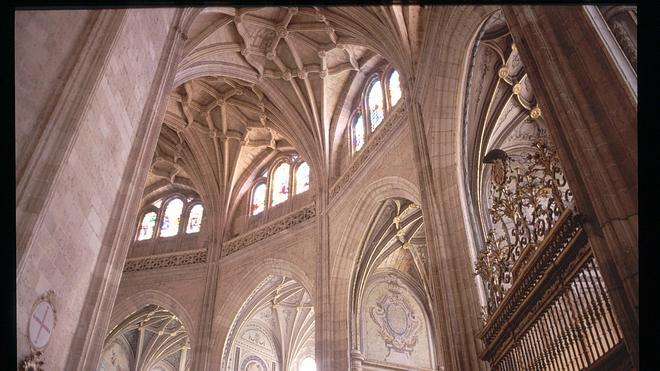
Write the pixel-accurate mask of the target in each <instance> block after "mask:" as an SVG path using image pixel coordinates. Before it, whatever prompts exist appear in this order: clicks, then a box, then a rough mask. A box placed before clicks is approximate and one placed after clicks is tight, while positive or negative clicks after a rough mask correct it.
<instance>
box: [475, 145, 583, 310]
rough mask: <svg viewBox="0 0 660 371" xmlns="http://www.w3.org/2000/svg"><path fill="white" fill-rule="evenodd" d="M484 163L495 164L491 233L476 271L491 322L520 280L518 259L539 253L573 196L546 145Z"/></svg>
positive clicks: (496, 154) (494, 155)
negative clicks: (485, 297)
mask: <svg viewBox="0 0 660 371" xmlns="http://www.w3.org/2000/svg"><path fill="white" fill-rule="evenodd" d="M484 163H487V164H491V182H490V194H489V199H490V200H489V201H490V205H489V208H488V213H489V216H490V223H491V225H492V227H491V228H490V229H488V230H487V232H486V236H485V246H484V248H483V249H482V250H481V251H480V252H479V254H478V256H477V261H476V263H475V271H476V274H478V275H479V276H481V278H482V279H483V281H484V283H485V285H486V288H487V292H488V298H487V307H486V308H485V309H486V315H487V316H490V315H492V314H493V313H494V311H495V309H496V308H497V306H498V305H499V303H500V302H501V301H502V299H503V298H504V295H505V294H506V291H507V290H508V289H509V287H510V286H511V285H512V283H513V281H514V280H515V279H516V278H517V277H516V272H517V268H516V267H517V266H518V265H520V262H519V259H520V258H521V257H523V256H525V257H527V256H529V255H530V254H531V253H533V252H534V251H536V249H537V248H538V246H539V245H540V244H541V242H542V241H543V239H544V237H545V235H546V234H547V233H548V232H549V231H550V230H551V229H552V227H553V226H554V224H555V222H556V221H557V219H558V218H559V216H560V215H561V213H562V212H563V211H564V210H565V209H566V208H568V207H570V205H571V204H572V193H571V191H570V189H569V188H568V185H567V183H566V179H565V178H564V175H563V172H562V170H561V167H560V166H559V158H558V156H557V153H556V151H555V149H554V148H553V147H552V146H550V145H549V144H548V143H547V142H546V141H545V140H543V139H537V140H535V141H534V142H533V148H532V149H531V152H529V153H527V154H526V155H523V156H520V155H518V156H516V157H512V156H509V154H507V153H506V152H505V151H502V150H499V149H496V150H492V151H490V152H489V153H488V154H487V155H486V157H485V158H484ZM517 263H518V264H517ZM522 263H524V261H522Z"/></svg>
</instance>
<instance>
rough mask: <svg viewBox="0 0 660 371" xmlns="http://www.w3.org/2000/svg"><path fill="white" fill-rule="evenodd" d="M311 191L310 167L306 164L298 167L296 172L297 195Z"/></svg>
mask: <svg viewBox="0 0 660 371" xmlns="http://www.w3.org/2000/svg"><path fill="white" fill-rule="evenodd" d="M308 189H309V165H307V163H306V162H303V163H301V164H300V165H298V169H297V170H296V194H299V193H303V192H305V191H306V190H308Z"/></svg>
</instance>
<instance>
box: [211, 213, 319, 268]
mask: <svg viewBox="0 0 660 371" xmlns="http://www.w3.org/2000/svg"><path fill="white" fill-rule="evenodd" d="M315 216H316V205H315V204H311V205H309V206H307V207H304V208H302V209H301V210H298V211H296V212H294V213H291V214H288V215H286V216H284V217H282V218H280V219H277V220H275V221H273V222H271V223H268V224H266V225H264V226H262V227H260V228H258V229H256V230H254V231H252V232H248V233H246V234H243V235H241V236H238V237H236V238H234V239H231V240H229V241H227V242H226V243H225V244H224V246H223V247H222V255H221V256H222V257H225V256H227V255H229V254H232V253H235V252H236V251H238V250H241V249H242V248H244V247H247V246H250V245H252V244H253V243H256V242H259V241H261V240H263V239H266V238H268V237H270V236H273V235H275V234H277V233H279V232H281V231H284V230H286V229H289V228H291V227H293V226H294V225H297V224H300V223H302V222H304V221H307V220H309V219H311V218H313V217H315Z"/></svg>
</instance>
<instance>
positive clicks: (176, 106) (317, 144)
mask: <svg viewBox="0 0 660 371" xmlns="http://www.w3.org/2000/svg"><path fill="white" fill-rule="evenodd" d="M419 13H420V8H419V7H406V8H405V10H404V8H402V7H396V6H395V7H387V8H385V7H373V9H372V8H369V9H363V8H355V9H353V10H351V9H345V8H318V7H309V8H291V7H265V8H230V7H212V8H205V9H203V10H201V11H200V13H199V14H198V15H197V18H196V19H195V21H194V22H193V24H192V26H191V28H190V29H189V30H188V31H187V33H186V37H187V39H186V42H185V46H184V51H183V54H184V55H183V57H182V59H181V61H180V64H179V68H178V72H177V76H176V78H175V85H177V86H176V88H175V89H174V91H172V92H171V94H170V97H169V101H168V106H167V112H166V116H165V119H164V125H163V128H162V130H161V134H160V138H159V141H158V145H157V150H156V153H155V155H154V159H153V162H152V168H151V171H150V174H149V177H148V179H147V183H146V186H145V196H146V195H148V194H151V193H158V192H159V190H160V191H162V190H163V189H164V188H168V187H169V188H176V187H183V188H192V189H194V190H196V191H197V192H198V193H199V194H200V195H201V196H202V198H203V199H204V202H205V205H206V207H207V208H210V209H214V210H217V212H218V214H219V217H218V218H216V223H221V222H222V220H224V219H226V218H230V217H231V215H230V214H231V212H233V210H235V203H236V202H238V200H239V199H241V197H242V196H243V195H244V194H245V192H246V191H247V190H248V188H249V185H250V183H251V180H252V179H254V177H255V176H256V175H257V172H258V171H260V169H262V168H263V167H264V166H265V165H266V164H267V163H268V162H269V161H270V160H272V159H273V158H274V157H276V156H277V155H278V154H280V153H282V152H287V151H296V152H297V153H299V154H300V155H301V156H302V157H303V158H304V159H305V160H306V161H308V162H309V164H310V166H311V168H312V174H313V175H312V176H313V178H316V179H322V178H323V177H324V175H325V173H326V172H327V169H328V168H330V163H331V162H332V161H335V159H334V158H331V157H332V155H331V154H332V153H333V151H335V150H336V148H337V147H339V146H340V144H341V143H340V142H341V140H340V139H341V134H342V133H343V130H344V128H345V127H346V121H347V120H348V114H349V111H350V110H351V109H352V108H353V106H354V105H355V103H356V100H357V99H359V94H360V90H361V89H360V88H361V86H362V85H364V83H365V82H366V79H367V78H368V77H369V74H371V73H373V72H374V71H377V70H378V69H382V68H384V66H385V65H386V64H387V63H393V61H391V60H389V59H397V61H396V62H397V63H398V64H401V58H400V57H397V54H396V53H397V52H394V51H395V50H397V51H398V50H399V49H401V50H400V51H398V53H399V54H403V55H405V54H406V52H409V51H411V50H413V49H415V50H416V48H417V45H418V44H419V37H418V35H419V24H420V22H419V20H418V18H419ZM393 25H396V27H392V26H393ZM387 47H390V49H391V51H392V52H391V53H389V55H388V60H386V59H385V58H384V57H383V56H381V54H382V51H383V50H387V49H386V48H387ZM377 50H379V51H381V52H377ZM408 58H410V55H408Z"/></svg>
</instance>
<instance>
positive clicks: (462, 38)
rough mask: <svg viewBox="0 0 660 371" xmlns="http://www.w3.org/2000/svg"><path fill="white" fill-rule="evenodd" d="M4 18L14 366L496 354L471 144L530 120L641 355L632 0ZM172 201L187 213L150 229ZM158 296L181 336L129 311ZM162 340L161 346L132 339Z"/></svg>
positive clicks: (357, 363)
mask: <svg viewBox="0 0 660 371" xmlns="http://www.w3.org/2000/svg"><path fill="white" fill-rule="evenodd" d="M15 14H16V17H15V18H16V22H15V51H16V71H15V78H16V89H15V109H16V122H15V129H16V130H15V131H16V137H15V141H16V153H15V160H16V205H17V207H16V225H17V230H16V232H17V246H16V249H17V261H16V265H17V271H16V299H17V300H16V314H17V318H16V320H17V333H16V340H17V346H18V347H17V348H18V349H17V363H19V364H20V362H21V361H23V360H25V359H26V357H28V356H29V355H30V354H31V353H33V351H36V350H41V351H42V353H43V354H42V355H41V360H43V361H44V366H43V368H44V369H45V370H81V371H82V370H94V369H97V368H103V367H111V365H112V364H113V362H117V364H122V365H125V364H127V365H129V369H131V370H132V369H136V367H137V368H138V369H140V371H150V370H178V371H183V370H194V371H204V370H219V369H220V370H222V371H230V370H231V371H235V370H239V369H240V370H244V369H249V370H252V369H262V370H268V371H275V370H277V371H280V370H291V371H298V370H301V371H308V370H306V369H303V364H307V363H309V361H308V359H309V358H311V359H313V360H314V361H315V363H316V369H317V370H323V371H331V370H332V371H334V370H365V371H367V370H376V369H378V370H404V369H405V370H416V371H430V370H487V369H489V364H488V363H486V362H484V361H483V359H484V358H483V354H482V352H483V349H484V344H483V343H482V341H481V340H480V338H479V337H478V334H479V332H480V330H481V329H482V328H483V323H482V318H481V308H482V306H484V305H485V304H486V300H487V293H486V291H485V290H486V288H485V286H484V282H482V281H481V279H478V278H475V273H474V272H475V261H476V256H477V254H478V252H479V251H480V250H481V249H483V246H484V243H485V242H484V236H485V232H486V229H487V227H488V226H489V225H490V224H489V223H491V222H489V221H488V220H487V218H486V217H485V215H486V214H487V211H488V210H489V209H488V208H489V207H490V205H489V204H488V201H487V196H488V192H487V189H486V187H487V182H488V181H491V179H490V178H489V177H490V175H488V174H490V173H489V171H490V169H491V168H490V166H491V165H490V164H485V163H484V161H483V159H484V156H485V154H486V153H487V152H488V151H490V150H493V149H497V148H503V146H504V143H507V145H510V147H511V148H513V151H515V150H518V149H519V148H522V147H524V145H529V143H527V142H525V141H524V140H522V139H520V140H519V139H516V140H518V141H517V142H516V140H514V139H512V134H511V133H513V132H514V131H515V129H516V128H520V127H523V126H524V125H528V126H526V127H531V126H532V125H537V126H534V128H536V127H540V128H542V130H544V133H545V132H547V133H548V135H549V138H551V142H552V143H553V144H554V145H555V146H556V149H557V153H558V156H559V160H560V162H561V167H562V169H563V172H564V173H565V175H566V179H567V180H568V184H570V189H571V191H572V194H573V197H574V200H575V208H576V209H577V210H579V212H580V213H582V214H584V215H585V216H586V220H588V221H589V222H588V224H586V225H585V232H586V236H587V238H588V241H589V244H590V245H591V247H592V249H593V251H594V256H595V259H596V262H597V264H598V266H599V268H600V274H601V275H602V277H603V281H604V282H605V284H606V285H607V288H608V295H609V296H610V299H611V302H612V311H613V313H614V314H615V317H616V322H617V323H618V325H619V326H620V328H621V331H622V341H621V344H622V345H620V347H621V348H622V349H624V351H623V352H622V353H621V354H623V355H624V358H625V359H626V362H628V363H627V364H628V365H629V366H630V367H634V368H639V353H638V352H639V351H638V349H639V344H638V343H639V341H638V335H639V316H638V304H639V303H638V302H639V293H638V287H639V278H638V274H637V266H638V216H637V213H638V210H637V196H638V193H637V192H638V191H637V189H638V184H637V152H636V148H637V130H636V125H637V116H636V111H637V95H636V94H637V93H636V89H637V77H636V76H637V75H636V68H637V61H636V40H637V38H636V35H635V36H634V37H633V36H631V34H630V35H629V33H630V30H636V22H637V21H636V14H637V10H636V7H632V6H613V7H595V6H571V7H561V6H556V7H535V6H495V5H488V6H481V5H451V6H423V7H422V6H388V7H300V8H292V7H264V8H241V7H208V8H203V7H200V8H183V7H181V8H143V9H129V8H127V9H103V10H98V9H95V10H55V11H51V10H18V11H17V12H16V13H15ZM613 27H614V28H616V30H617V31H616V34H614V33H612V31H611V30H610V28H613ZM620 43H625V45H622V44H620ZM630 58H632V59H630ZM502 68H505V69H507V71H510V72H511V74H510V75H507V74H506V73H503V74H500V73H501V71H502V70H501V69H502ZM394 71H396V72H397V73H398V74H399V83H400V85H401V92H400V93H401V98H400V99H399V100H398V101H397V102H394V101H393V92H394V90H392V89H394V88H393V87H392V86H391V85H390V84H391V81H390V77H391V76H392V73H393V72H394ZM507 73H508V72H507ZM498 74H499V75H498ZM516 79H517V80H516ZM376 81H378V82H379V83H380V84H381V86H382V90H381V91H380V92H378V93H379V94H381V95H382V100H381V101H380V102H379V103H380V104H379V105H374V104H373V102H372V100H373V98H370V97H371V94H370V93H371V92H372V90H371V89H372V86H378V85H377V84H376V85H374V83H375V82H376ZM521 81H522V83H521V85H520V86H519V87H517V88H516V89H518V90H516V91H514V90H512V89H513V87H510V86H509V85H514V84H515V83H520V82H521ZM507 84H508V85H507ZM533 110H536V111H534V114H532V111H533ZM538 112H541V114H540V116H539V115H537V113H538ZM378 115H382V117H383V119H382V121H381V122H380V123H379V125H378V126H377V127H376V128H375V129H374V130H371V124H372V120H375V118H376V117H378ZM358 117H361V120H362V123H363V124H364V125H365V126H364V127H365V137H364V142H365V143H364V146H362V147H361V148H359V149H358V148H357V147H356V146H355V133H356V132H355V129H354V126H355V125H358V121H357V118H358ZM374 122H375V121H374ZM521 130H522V129H521ZM530 130H531V129H530ZM539 130H541V129H539ZM528 132H532V131H529V130H528ZM528 132H525V133H528ZM530 135H531V134H530ZM507 138H508V140H509V142H507V141H506V140H507ZM511 143H513V144H511ZM281 163H288V164H289V166H290V169H291V170H290V172H289V175H288V176H289V178H287V180H286V182H285V183H283V184H284V185H283V184H280V183H278V181H279V179H277V177H276V173H277V171H276V170H277V169H278V166H279V164H281ZM302 163H306V164H307V165H308V166H309V168H310V174H309V178H308V179H307V180H308V187H309V188H308V189H307V190H305V191H304V192H300V190H299V189H298V187H302V184H303V183H304V180H305V179H306V178H305V177H304V174H303V173H298V172H297V170H298V169H299V167H298V166H300V165H301V164H302ZM301 179H302V180H303V181H302V182H301V181H300V180H301ZM261 183H263V184H266V186H267V187H266V188H267V192H266V196H265V197H266V199H265V201H264V210H263V211H262V212H260V213H255V212H254V210H255V205H254V204H255V202H257V201H256V199H255V198H254V194H255V186H256V185H258V184H261ZM303 189H304V188H303ZM278 192H279V193H278ZM276 193H277V194H284V195H286V198H287V199H286V200H285V201H284V202H282V203H280V204H277V205H274V204H273V203H272V200H273V198H274V196H275V195H276ZM176 198H179V199H180V200H182V201H183V204H184V205H185V207H184V208H183V210H182V211H181V214H180V215H181V216H180V223H179V224H178V225H179V227H178V228H179V232H178V233H176V235H175V236H174V237H164V236H161V235H160V231H161V226H163V227H162V228H166V226H167V225H169V223H174V224H173V225H177V224H176V223H177V222H176V219H177V217H173V218H172V217H170V216H167V215H166V211H167V206H168V205H169V204H168V202H169V201H170V200H172V199H176ZM196 204H200V205H203V217H202V223H201V229H200V230H199V232H197V231H193V232H191V233H187V232H186V229H187V227H188V223H189V218H190V217H189V215H190V213H191V207H192V206H194V205H196ZM257 206H258V205H257ZM148 212H154V213H156V218H155V220H154V221H153V224H152V225H151V226H150V227H149V226H147V227H148V228H152V229H151V231H152V232H151V233H152V235H151V236H150V237H149V238H145V239H144V240H140V241H138V236H141V235H140V228H141V227H142V223H143V221H144V220H143V218H144V217H145V215H146V214H147V213H148ZM145 228H146V227H145ZM148 228H147V229H145V230H148ZM49 290H50V291H52V302H51V304H52V308H53V309H54V310H55V315H56V316H55V318H56V320H55V324H54V327H53V328H52V329H51V330H52V332H49V336H50V338H49V341H48V343H47V345H46V346H45V347H43V348H39V349H37V348H35V346H34V345H33V344H31V337H30V336H33V335H30V326H35V324H34V323H36V322H33V324H32V325H30V323H31V322H30V321H34V320H33V319H32V317H33V316H32V311H33V308H34V306H35V305H36V303H38V302H39V301H40V300H44V299H43V298H44V297H45V296H42V295H44V294H46V293H48V292H49ZM150 305H152V306H157V308H160V309H158V310H157V311H155V312H154V313H157V315H166V316H169V315H170V314H171V315H172V316H173V317H172V319H173V320H174V319H176V321H173V322H172V323H176V324H177V326H179V325H180V326H183V328H184V329H185V331H177V330H175V327H174V326H170V327H167V326H165V327H164V328H163V329H162V330H161V331H160V332H155V333H148V334H147V335H146V336H145V331H147V330H145V329H144V327H140V326H138V325H135V324H131V323H129V322H130V321H128V320H127V319H130V318H131V316H132V315H134V314H135V313H142V312H139V311H143V310H144V309H145V308H147V307H148V306H150ZM148 308H156V307H148ZM144 313H146V312H144ZM163 313H165V314H163ZM145 315H146V314H145ZM149 316H150V315H149ZM149 316H147V317H146V318H150V317H149ZM167 318H169V317H167ZM166 322H167V321H166ZM113 330H116V331H113ZM170 330H171V331H173V332H172V333H169V332H168V331H170ZM255 334H256V335H255ZM160 336H171V337H172V341H170V342H168V344H175V345H172V347H170V348H171V349H170V348H167V349H161V350H160V353H158V352H156V351H155V350H153V349H151V348H149V346H146V345H145V344H152V343H150V342H152V341H153V344H155V343H156V342H157V341H158V339H159V337H160ZM177 336H179V337H180V338H176V339H174V338H175V337H177ZM393 339H396V340H393ZM174 340H176V341H174ZM418 340H419V341H418ZM181 344H184V345H181ZM612 362H613V361H612ZM136 365H139V367H138V366H136ZM113 367H114V366H113ZM106 369H107V368H106Z"/></svg>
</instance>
